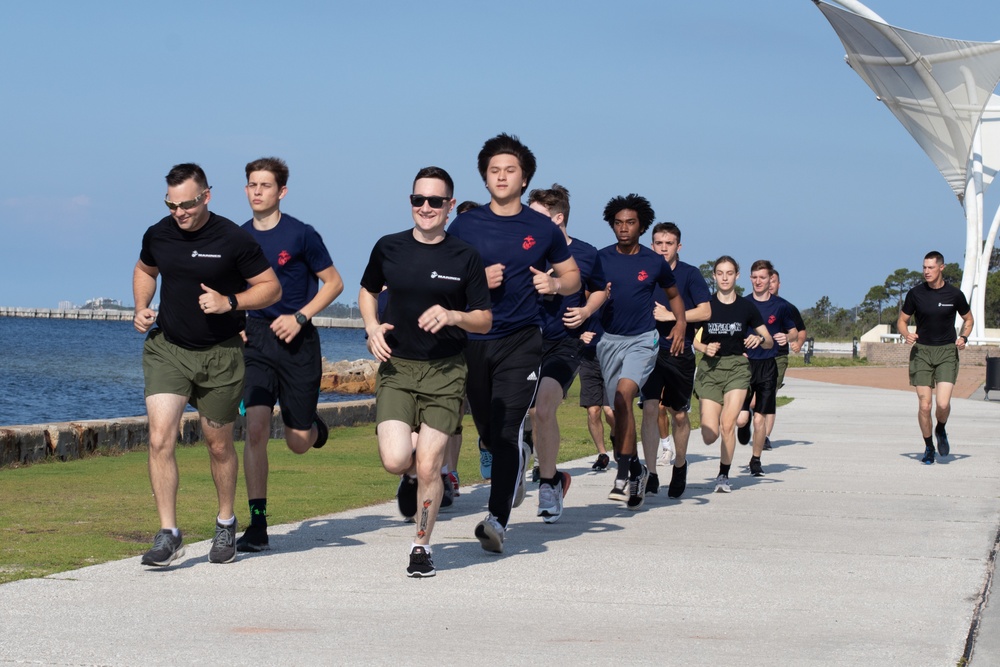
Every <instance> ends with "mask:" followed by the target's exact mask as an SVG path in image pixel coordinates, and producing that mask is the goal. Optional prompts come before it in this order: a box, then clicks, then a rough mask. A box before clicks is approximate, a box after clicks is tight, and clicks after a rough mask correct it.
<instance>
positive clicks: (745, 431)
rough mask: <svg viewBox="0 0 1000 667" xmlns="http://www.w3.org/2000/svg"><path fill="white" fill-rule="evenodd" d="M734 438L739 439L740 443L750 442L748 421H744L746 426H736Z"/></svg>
mask: <svg viewBox="0 0 1000 667" xmlns="http://www.w3.org/2000/svg"><path fill="white" fill-rule="evenodd" d="M736 439H737V440H739V442H740V444H741V445H746V444H749V442H750V422H749V421H748V422H747V423H746V426H737V427H736Z"/></svg>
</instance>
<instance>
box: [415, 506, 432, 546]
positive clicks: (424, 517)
mask: <svg viewBox="0 0 1000 667" xmlns="http://www.w3.org/2000/svg"><path fill="white" fill-rule="evenodd" d="M430 509H431V501H429V500H425V501H424V506H423V509H421V510H420V529H419V530H418V531H417V537H427V521H428V520H429V519H430V517H429V516H428V515H429V514H430Z"/></svg>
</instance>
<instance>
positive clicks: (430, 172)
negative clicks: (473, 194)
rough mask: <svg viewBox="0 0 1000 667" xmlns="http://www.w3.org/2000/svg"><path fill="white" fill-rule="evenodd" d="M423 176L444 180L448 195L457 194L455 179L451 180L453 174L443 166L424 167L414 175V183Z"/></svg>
mask: <svg viewBox="0 0 1000 667" xmlns="http://www.w3.org/2000/svg"><path fill="white" fill-rule="evenodd" d="M421 178H436V179H438V180H439V181H444V184H445V186H446V189H447V192H448V196H449V197H451V196H452V195H453V194H455V181H453V180H451V175H450V174H448V172H447V171H445V170H444V169H442V168H441V167H424V168H423V169H421V170H420V171H418V172H417V175H416V176H414V177H413V185H416V184H417V181H419V180H420V179H421ZM411 187H412V186H411Z"/></svg>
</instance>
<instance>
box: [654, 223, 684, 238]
mask: <svg viewBox="0 0 1000 667" xmlns="http://www.w3.org/2000/svg"><path fill="white" fill-rule="evenodd" d="M657 234H673V235H674V236H676V237H677V242H678V243H680V242H681V228H680V227H678V226H677V225H675V224H674V223H672V222H658V223H656V224H655V225H653V236H656V235H657Z"/></svg>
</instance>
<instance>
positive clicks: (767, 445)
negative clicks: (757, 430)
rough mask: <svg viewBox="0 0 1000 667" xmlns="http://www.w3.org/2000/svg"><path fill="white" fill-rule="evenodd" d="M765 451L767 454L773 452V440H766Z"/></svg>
mask: <svg viewBox="0 0 1000 667" xmlns="http://www.w3.org/2000/svg"><path fill="white" fill-rule="evenodd" d="M764 451H765V452H769V451H771V439H770V438H764Z"/></svg>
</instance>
